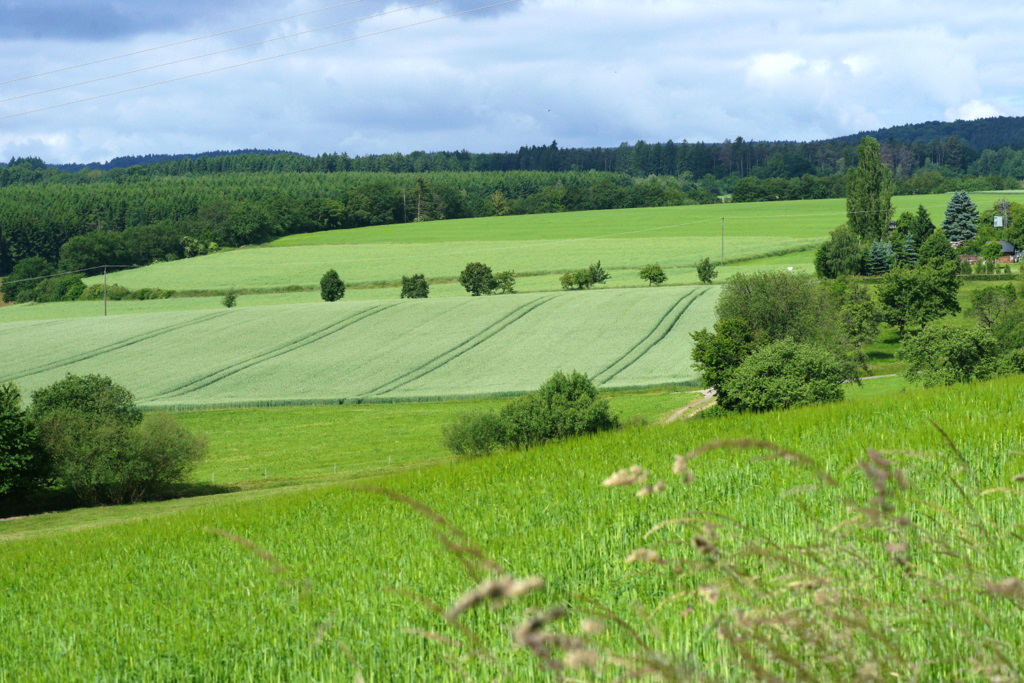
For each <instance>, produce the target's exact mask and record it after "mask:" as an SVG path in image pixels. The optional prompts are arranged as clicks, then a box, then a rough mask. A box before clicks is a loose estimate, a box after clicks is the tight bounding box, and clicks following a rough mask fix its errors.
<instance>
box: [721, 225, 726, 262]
mask: <svg viewBox="0 0 1024 683" xmlns="http://www.w3.org/2000/svg"><path fill="white" fill-rule="evenodd" d="M721 265H723V266H724V265H725V216H722V263H721Z"/></svg>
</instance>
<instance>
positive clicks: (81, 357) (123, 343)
mask: <svg viewBox="0 0 1024 683" xmlns="http://www.w3.org/2000/svg"><path fill="white" fill-rule="evenodd" d="M229 313H230V311H217V312H215V313H210V314H208V315H203V316H199V317H198V318H193V319H192V320H187V321H185V322H181V323H177V324H175V325H168V326H167V327H161V328H160V329H158V330H151V331H149V332H143V333H142V334H137V335H135V336H134V337H128V338H127V339H122V340H120V341H117V342H114V343H112V344H107V345H106V346H101V347H99V348H95V349H91V350H89V351H85V352H83V353H79V354H76V355H74V356H69V357H67V358H62V359H61V360H59V361H53V362H51V363H47V364H45V365H41V366H37V367H35V368H33V369H32V370H30V371H27V372H23V373H21V374H18V375H10V376H7V377H3V378H0V382H10V381H12V380H16V379H22V378H24V377H31V376H32V375H38V374H39V373H41V372H47V371H49V370H56V369H57V368H60V367H63V366H65V365H70V364H71V363H80V362H82V361H85V360H89V359H90V358H96V357H97V356H102V355H103V354H105V353H112V352H114V351H120V350H121V349H123V348H125V347H128V346H132V345H134V344H138V343H140V342H144V341H149V340H150V339H155V338H156V337H159V336H161V335H164V334H167V333H169V332H176V331H178V330H181V329H184V328H186V327H190V326H192V325H198V324H199V323H204V322H207V321H209V320H213V319H214V318H219V317H220V316H222V315H228V314H229ZM48 322H49V321H48Z"/></svg>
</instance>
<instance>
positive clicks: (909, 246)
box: [903, 234, 917, 268]
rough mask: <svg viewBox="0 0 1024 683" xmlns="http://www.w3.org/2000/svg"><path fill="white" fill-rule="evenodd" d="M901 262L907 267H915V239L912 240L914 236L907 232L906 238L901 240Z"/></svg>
mask: <svg viewBox="0 0 1024 683" xmlns="http://www.w3.org/2000/svg"><path fill="white" fill-rule="evenodd" d="M903 263H904V264H906V266H907V267H908V268H916V267H917V241H915V240H914V236H913V235H910V234H908V235H907V239H905V240H904V241H903Z"/></svg>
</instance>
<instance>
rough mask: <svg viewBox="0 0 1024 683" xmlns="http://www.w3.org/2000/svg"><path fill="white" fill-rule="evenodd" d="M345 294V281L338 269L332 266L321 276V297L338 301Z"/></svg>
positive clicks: (325, 299)
mask: <svg viewBox="0 0 1024 683" xmlns="http://www.w3.org/2000/svg"><path fill="white" fill-rule="evenodd" d="M344 296H345V283H344V282H342V281H341V278H340V277H338V271H336V270H334V269H333V268H331V269H330V270H328V271H327V272H326V273H324V275H323V277H321V278H320V298H321V299H323V300H324V301H337V300H338V299H341V298H342V297H344Z"/></svg>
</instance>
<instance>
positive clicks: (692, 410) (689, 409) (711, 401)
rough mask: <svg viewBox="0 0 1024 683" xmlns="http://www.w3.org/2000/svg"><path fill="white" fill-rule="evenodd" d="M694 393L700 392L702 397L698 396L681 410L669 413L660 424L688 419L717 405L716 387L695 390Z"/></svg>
mask: <svg viewBox="0 0 1024 683" xmlns="http://www.w3.org/2000/svg"><path fill="white" fill-rule="evenodd" d="M693 393H695V394H700V398H696V399H694V400H692V401H690V402H689V403H687V404H686V405H685V406H683V407H682V408H680V409H679V410H676V411H675V412H672V413H669V414H668V415H666V416H665V417H664V418H662V420H661V423H660V424H663V425H667V424H669V423H671V422H675V421H677V420H688V419H690V418H691V417H693V416H694V415H696V414H697V413H699V412H701V411H702V410H707V409H708V408H710V407H711V406H713V405H715V390H714V389H701V390H700V391H695V392H693Z"/></svg>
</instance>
